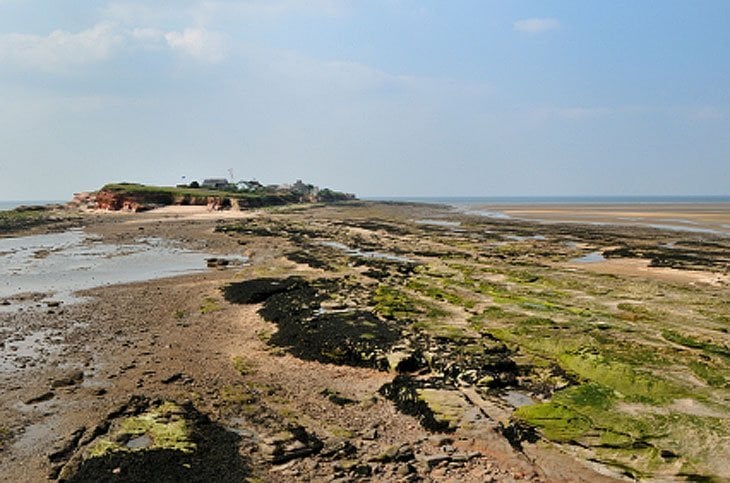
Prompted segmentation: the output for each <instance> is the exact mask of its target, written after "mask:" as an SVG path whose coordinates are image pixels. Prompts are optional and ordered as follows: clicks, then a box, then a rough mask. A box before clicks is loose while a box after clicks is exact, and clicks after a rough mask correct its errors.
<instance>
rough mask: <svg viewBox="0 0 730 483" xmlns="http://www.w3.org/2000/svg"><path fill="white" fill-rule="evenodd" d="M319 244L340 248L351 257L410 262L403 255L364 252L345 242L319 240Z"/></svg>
mask: <svg viewBox="0 0 730 483" xmlns="http://www.w3.org/2000/svg"><path fill="white" fill-rule="evenodd" d="M320 245H322V246H325V247H330V248H336V249H337V250H342V251H343V252H345V253H346V254H347V255H350V256H352V257H363V258H378V259H381V260H390V261H392V262H402V263H411V262H412V260H409V259H408V258H405V257H399V256H398V255H391V254H390V253H382V252H366V251H363V250H360V249H359V248H351V247H348V246H347V245H345V244H342V243H339V242H336V241H323V242H320Z"/></svg>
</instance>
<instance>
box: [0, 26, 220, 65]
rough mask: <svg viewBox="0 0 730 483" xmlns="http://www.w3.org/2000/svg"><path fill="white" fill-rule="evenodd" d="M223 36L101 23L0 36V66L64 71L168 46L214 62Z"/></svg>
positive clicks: (195, 31)
mask: <svg viewBox="0 0 730 483" xmlns="http://www.w3.org/2000/svg"><path fill="white" fill-rule="evenodd" d="M226 40H227V39H226V36H225V35H224V34H222V33H220V32H217V31H210V30H206V29H204V28H186V29H183V30H182V31H175V30H172V31H164V30H160V29H156V28H148V27H137V28H133V29H122V28H120V27H119V26H118V25H117V24H115V23H112V22H101V23H98V24H96V25H94V26H93V27H91V28H89V29H86V30H82V31H80V32H76V33H73V32H68V31H65V30H54V31H53V32H51V33H50V34H48V35H46V36H43V35H30V34H19V33H10V34H2V35H0V65H2V64H11V65H16V66H22V67H28V68H33V69H39V70H43V71H49V72H56V71H64V70H67V69H69V68H71V67H73V66H79V65H84V64H91V63H95V62H103V61H106V60H109V59H111V58H112V57H113V56H114V55H115V54H117V53H118V52H120V51H122V50H124V49H129V48H143V49H145V48H169V49H170V50H171V51H175V52H178V53H180V54H182V55H183V56H187V57H190V58H193V59H195V60H198V61H204V62H211V63H216V62H220V61H222V60H223V59H224V58H225V56H226V50H227V42H226Z"/></svg>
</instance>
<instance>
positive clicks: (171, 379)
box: [160, 372, 185, 384]
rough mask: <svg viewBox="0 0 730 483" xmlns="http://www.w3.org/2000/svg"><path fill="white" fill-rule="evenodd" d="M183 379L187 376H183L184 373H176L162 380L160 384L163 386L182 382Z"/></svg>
mask: <svg viewBox="0 0 730 483" xmlns="http://www.w3.org/2000/svg"><path fill="white" fill-rule="evenodd" d="M183 377H185V374H183V373H182V372H175V373H173V374H170V375H169V376H167V377H164V378H162V379H161V380H160V382H161V383H162V384H172V383H173V382H177V381H179V380H181V379H182V378H183Z"/></svg>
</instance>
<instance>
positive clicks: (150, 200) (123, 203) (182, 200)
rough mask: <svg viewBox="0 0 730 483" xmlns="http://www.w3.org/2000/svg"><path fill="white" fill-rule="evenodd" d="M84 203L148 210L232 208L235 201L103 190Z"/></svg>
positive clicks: (101, 208) (211, 197)
mask: <svg viewBox="0 0 730 483" xmlns="http://www.w3.org/2000/svg"><path fill="white" fill-rule="evenodd" d="M84 204H86V205H87V206H89V207H91V208H96V209H100V210H109V211H132V212H141V211H147V210H150V209H153V208H158V207H160V206H169V205H182V206H207V207H208V208H210V209H218V210H220V209H226V208H231V207H232V206H233V205H234V204H235V203H233V202H232V200H231V199H230V198H228V197H224V196H190V195H180V196H174V195H171V194H169V193H156V192H150V193H127V192H117V191H109V190H101V191H98V192H96V193H95V194H91V195H89V196H88V197H87V199H86V200H85V202H84Z"/></svg>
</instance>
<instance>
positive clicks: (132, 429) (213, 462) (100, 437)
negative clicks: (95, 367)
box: [50, 396, 252, 483]
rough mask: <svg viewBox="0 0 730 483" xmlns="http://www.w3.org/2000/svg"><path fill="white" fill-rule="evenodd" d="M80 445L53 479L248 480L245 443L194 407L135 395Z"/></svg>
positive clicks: (76, 482) (76, 481)
mask: <svg viewBox="0 0 730 483" xmlns="http://www.w3.org/2000/svg"><path fill="white" fill-rule="evenodd" d="M90 434H91V439H90V440H89V441H88V442H87V441H86V439H87V438H83V439H81V440H80V444H79V446H78V447H77V448H74V449H73V452H72V453H71V454H69V455H68V456H67V457H66V456H64V459H63V465H62V466H60V467H59V468H58V470H57V472H54V473H53V475H52V476H50V478H51V479H54V480H56V479H57V480H58V481H65V482H67V483H80V482H88V481H129V482H131V481H161V482H162V481H220V482H234V481H247V480H246V478H247V477H248V476H249V475H250V474H251V470H250V467H251V462H250V459H249V458H248V457H245V456H243V455H242V454H241V447H242V445H247V444H252V442H250V441H248V442H247V441H244V440H243V439H242V437H241V436H240V435H239V434H238V433H236V432H233V431H230V430H229V429H227V428H225V427H223V426H221V425H219V424H217V423H215V422H213V421H212V420H211V419H210V417H209V416H207V415H205V414H203V413H201V412H199V411H197V410H196V409H195V407H194V406H193V405H192V404H190V403H185V404H177V403H175V402H171V401H160V400H150V399H148V398H146V397H143V396H132V397H131V398H130V400H129V402H128V403H126V404H124V405H122V406H120V407H118V408H116V409H115V410H114V411H112V412H111V413H110V414H109V415H108V416H107V418H105V419H104V420H103V421H101V422H100V423H99V424H98V425H97V426H96V428H94V430H93V431H92V432H91V433H90Z"/></svg>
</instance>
